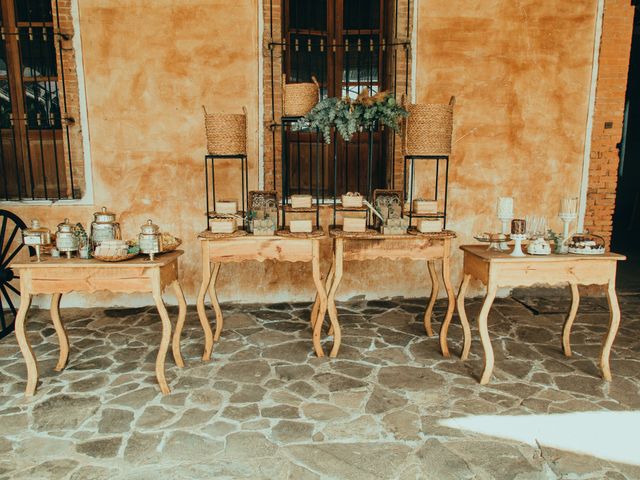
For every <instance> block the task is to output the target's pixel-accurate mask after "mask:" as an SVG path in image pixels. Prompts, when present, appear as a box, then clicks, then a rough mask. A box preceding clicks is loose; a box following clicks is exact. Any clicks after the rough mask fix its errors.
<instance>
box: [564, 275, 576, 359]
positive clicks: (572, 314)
mask: <svg viewBox="0 0 640 480" xmlns="http://www.w3.org/2000/svg"><path fill="white" fill-rule="evenodd" d="M570 286H571V310H569V314H568V315H567V318H566V319H565V321H564V326H563V327H562V351H563V352H564V354H565V356H567V357H570V356H571V327H572V326H573V321H574V320H575V319H576V313H578V305H579V304H580V291H579V290H578V285H577V284H575V283H571V284H570Z"/></svg>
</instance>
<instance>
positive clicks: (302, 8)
mask: <svg viewBox="0 0 640 480" xmlns="http://www.w3.org/2000/svg"><path fill="white" fill-rule="evenodd" d="M288 3H289V8H290V11H289V28H293V29H305V30H322V31H326V30H327V2H326V0H324V1H320V0H291V1H290V2H288Z"/></svg>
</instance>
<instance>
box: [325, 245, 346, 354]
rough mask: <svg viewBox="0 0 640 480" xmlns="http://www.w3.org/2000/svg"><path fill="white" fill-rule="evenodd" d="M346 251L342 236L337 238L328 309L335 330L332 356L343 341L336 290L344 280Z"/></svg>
mask: <svg viewBox="0 0 640 480" xmlns="http://www.w3.org/2000/svg"><path fill="white" fill-rule="evenodd" d="M343 252H344V240H343V239H342V238H336V239H335V246H334V252H333V262H334V264H335V269H334V277H333V282H332V283H331V289H330V290H329V298H328V307H327V308H328V310H329V319H330V321H331V330H332V331H333V347H332V348H331V352H330V353H329V356H330V357H332V358H333V357H335V356H336V355H338V350H339V349H340V342H341V341H342V332H341V330H340V323H339V322H338V309H337V308H336V291H337V290H338V287H339V286H340V281H341V280H342V261H343Z"/></svg>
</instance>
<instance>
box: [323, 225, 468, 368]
mask: <svg viewBox="0 0 640 480" xmlns="http://www.w3.org/2000/svg"><path fill="white" fill-rule="evenodd" d="M329 233H330V235H331V237H332V238H333V262H332V264H331V270H330V271H329V274H328V275H327V286H326V288H327V290H328V310H329V318H330V319H331V330H330V332H329V333H330V334H331V333H333V336H334V337H333V348H332V350H331V356H333V357H334V356H336V355H337V354H338V350H339V348H340V341H341V332H340V324H339V322H338V310H337V308H336V292H337V291H338V287H339V286H340V282H341V280H342V275H343V263H344V262H345V261H365V260H376V259H379V258H387V259H390V260H400V259H410V260H420V261H423V262H425V263H426V264H427V267H428V270H429V276H430V277H431V297H430V298H429V302H428V304H427V307H426V310H425V314H424V320H423V322H424V328H425V331H426V333H427V335H428V336H433V329H432V327H431V314H432V313H433V307H434V305H435V303H436V299H437V298H438V291H439V288H440V283H439V280H438V276H437V273H436V262H437V261H440V262H442V279H443V282H444V287H445V290H446V292H447V297H448V299H449V303H448V306H447V313H446V315H445V318H444V321H443V323H442V326H441V328H440V350H441V351H442V354H443V355H444V356H445V357H448V356H449V348H448V346H447V342H446V339H447V330H448V329H449V324H450V323H451V318H452V317H453V310H454V307H455V295H454V292H453V288H452V286H451V274H450V265H449V257H450V254H451V240H452V239H453V238H455V233H453V232H451V231H444V232H439V233H426V234H420V233H417V232H414V234H405V235H383V234H381V233H379V232H377V231H374V230H368V231H367V232H366V233H363V234H354V233H349V232H343V231H342V230H341V229H339V228H332V229H331V230H330V232H329ZM317 304H318V307H317V308H314V311H315V310H317V309H319V308H320V307H319V302H317ZM323 318H324V315H313V314H312V318H311V321H312V323H314V322H316V321H317V319H323ZM319 323H322V322H319ZM314 328H317V325H314Z"/></svg>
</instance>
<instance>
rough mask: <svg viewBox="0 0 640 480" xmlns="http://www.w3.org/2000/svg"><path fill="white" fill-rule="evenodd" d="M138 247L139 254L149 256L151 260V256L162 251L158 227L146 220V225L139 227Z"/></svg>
mask: <svg viewBox="0 0 640 480" xmlns="http://www.w3.org/2000/svg"><path fill="white" fill-rule="evenodd" d="M138 246H139V247H140V253H144V254H147V255H149V259H150V260H153V256H154V255H155V254H156V253H160V252H161V251H162V245H161V241H160V227H158V226H157V225H155V224H154V223H153V222H152V221H151V220H147V223H145V224H144V225H142V226H141V227H140V234H139V235H138Z"/></svg>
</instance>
